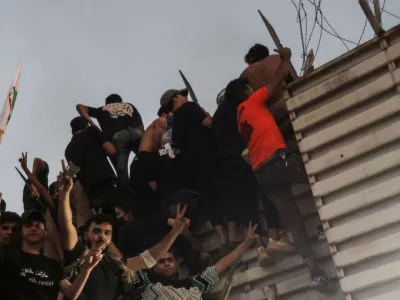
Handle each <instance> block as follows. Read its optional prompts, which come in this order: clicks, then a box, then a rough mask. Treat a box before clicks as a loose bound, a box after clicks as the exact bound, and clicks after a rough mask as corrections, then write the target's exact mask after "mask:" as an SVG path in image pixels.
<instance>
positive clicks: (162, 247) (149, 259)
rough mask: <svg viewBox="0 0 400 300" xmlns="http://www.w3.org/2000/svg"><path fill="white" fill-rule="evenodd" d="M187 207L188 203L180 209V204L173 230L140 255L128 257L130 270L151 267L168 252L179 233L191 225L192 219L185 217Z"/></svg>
mask: <svg viewBox="0 0 400 300" xmlns="http://www.w3.org/2000/svg"><path fill="white" fill-rule="evenodd" d="M186 209H187V205H185V207H184V208H183V210H182V211H181V210H180V205H178V207H177V213H176V218H175V221H174V225H173V227H172V229H171V231H170V232H169V233H168V234H167V235H166V236H165V237H164V238H163V239H162V240H161V241H160V242H159V243H158V244H156V245H155V246H153V247H151V248H150V249H149V250H147V251H145V252H143V253H142V254H140V255H139V256H135V257H132V258H128V260H127V267H128V268H129V269H130V270H132V271H134V272H136V271H139V270H142V269H150V268H152V267H153V266H154V265H155V264H156V263H157V261H158V260H159V259H160V258H161V257H162V256H163V255H164V254H165V253H166V252H168V250H169V249H170V248H171V246H172V244H173V243H174V242H175V239H176V238H177V237H178V235H179V234H181V233H182V232H183V231H184V230H185V228H187V227H188V226H189V223H190V220H189V219H187V218H185V217H184V215H185V212H186Z"/></svg>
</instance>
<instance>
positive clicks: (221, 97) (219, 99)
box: [217, 89, 225, 105]
mask: <svg viewBox="0 0 400 300" xmlns="http://www.w3.org/2000/svg"><path fill="white" fill-rule="evenodd" d="M224 100H225V89H223V90H222V91H220V92H219V93H218V95H217V105H220V104H221V102H222V101H224Z"/></svg>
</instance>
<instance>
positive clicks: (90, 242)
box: [86, 238, 110, 254]
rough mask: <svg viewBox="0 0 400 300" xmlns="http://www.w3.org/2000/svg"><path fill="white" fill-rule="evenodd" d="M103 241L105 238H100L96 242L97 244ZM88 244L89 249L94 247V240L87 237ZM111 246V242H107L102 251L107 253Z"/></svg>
mask: <svg viewBox="0 0 400 300" xmlns="http://www.w3.org/2000/svg"><path fill="white" fill-rule="evenodd" d="M101 242H103V240H98V241H97V242H96V244H100V243H101ZM86 245H87V247H88V248H89V249H90V248H92V245H93V241H92V240H90V239H88V238H87V239H86ZM109 247H110V244H106V246H105V247H104V248H103V251H102V253H103V254H104V253H106V252H107V250H108V248H109Z"/></svg>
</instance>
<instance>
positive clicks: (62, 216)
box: [58, 176, 78, 251]
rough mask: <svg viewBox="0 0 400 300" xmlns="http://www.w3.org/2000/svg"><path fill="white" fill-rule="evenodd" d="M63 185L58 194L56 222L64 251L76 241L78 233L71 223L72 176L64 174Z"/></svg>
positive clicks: (70, 247)
mask: <svg viewBox="0 0 400 300" xmlns="http://www.w3.org/2000/svg"><path fill="white" fill-rule="evenodd" d="M63 185H64V187H63V190H61V191H60V194H59V205H58V223H59V225H60V237H61V244H62V246H63V248H64V250H65V251H71V250H72V249H74V247H75V245H76V243H77V242H78V233H77V232H76V229H75V227H74V225H73V224H72V211H71V203H70V193H71V189H72V186H73V181H72V178H70V177H68V176H66V177H65V178H64V179H63Z"/></svg>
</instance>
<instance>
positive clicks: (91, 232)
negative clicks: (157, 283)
mask: <svg viewBox="0 0 400 300" xmlns="http://www.w3.org/2000/svg"><path fill="white" fill-rule="evenodd" d="M71 189H72V179H71V178H68V177H66V178H65V179H64V189H63V191H62V192H61V197H60V207H59V222H60V233H61V236H62V243H63V247H64V250H65V256H64V257H65V265H66V268H65V269H64V271H65V273H66V276H67V277H69V278H74V277H75V276H76V274H79V270H80V268H81V265H82V262H83V260H84V259H85V257H86V256H87V249H88V247H91V246H93V245H98V244H99V245H100V244H103V245H104V247H103V250H104V251H105V252H106V253H105V254H104V258H103V259H102V260H101V262H100V263H99V264H98V265H97V266H96V267H95V268H94V269H93V272H92V273H91V275H90V277H89V279H88V282H87V284H86V286H85V288H84V290H83V292H82V295H81V297H80V298H79V299H80V300H83V299H84V300H91V299H93V300H94V299H95V300H103V299H104V300H110V299H116V298H117V297H118V296H120V295H121V293H122V292H123V291H122V287H123V284H124V283H132V282H133V280H134V278H133V276H134V272H136V271H138V270H141V269H146V268H151V267H153V266H154V265H155V264H156V262H157V260H158V259H159V258H160V257H161V256H162V255H164V253H166V252H167V251H168V249H169V248H170V247H171V245H172V244H173V242H174V241H175V239H176V238H177V237H178V235H179V234H181V233H182V231H183V230H184V229H185V228H187V226H188V225H189V223H190V220H188V219H186V218H184V214H185V211H186V207H185V208H184V209H183V210H182V212H181V211H180V209H179V208H178V209H177V214H176V219H175V222H174V226H173V228H172V229H171V230H170V232H169V233H168V234H167V235H166V236H165V237H164V238H163V239H162V240H161V241H160V242H159V243H158V244H156V245H155V246H153V247H151V248H150V249H148V250H146V251H144V252H143V253H141V254H140V256H135V257H132V258H128V259H127V261H126V264H125V263H124V262H123V261H122V260H121V257H115V256H111V255H110V254H109V253H111V251H112V248H114V249H115V248H116V247H115V245H114V244H113V243H112V241H111V239H112V235H113V223H114V220H113V218H111V217H110V216H107V215H104V214H96V215H93V216H92V217H91V218H90V219H89V220H88V222H87V226H86V232H85V234H84V236H83V238H81V239H80V238H79V237H78V235H77V231H76V229H75V227H74V226H73V224H72V213H71V205H70V199H69V196H70V192H71Z"/></svg>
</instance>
